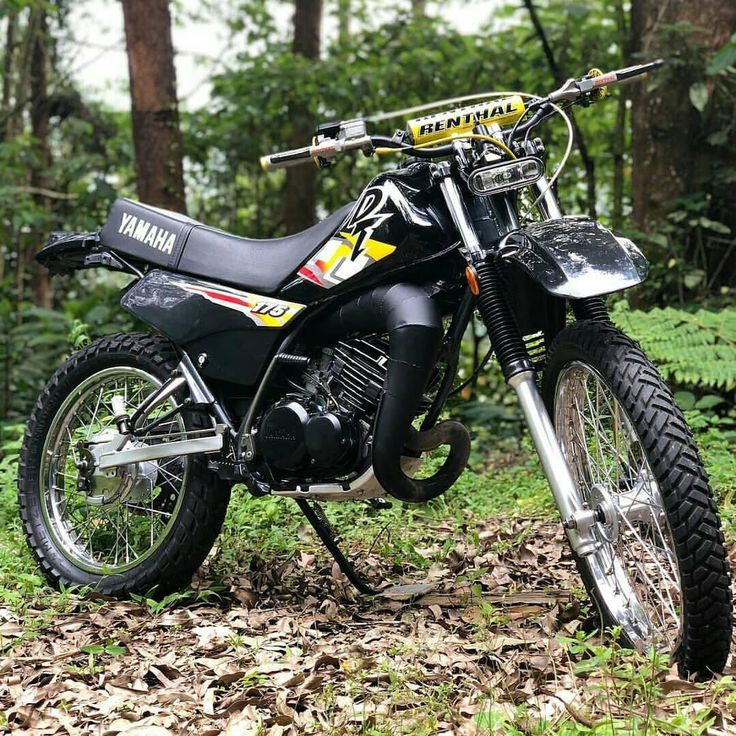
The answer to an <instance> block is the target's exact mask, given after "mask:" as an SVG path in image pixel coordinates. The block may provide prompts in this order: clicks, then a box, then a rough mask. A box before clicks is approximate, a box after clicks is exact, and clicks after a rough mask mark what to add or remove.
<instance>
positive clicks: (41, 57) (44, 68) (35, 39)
mask: <svg viewBox="0 0 736 736" xmlns="http://www.w3.org/2000/svg"><path fill="white" fill-rule="evenodd" d="M28 32H29V33H32V34H33V35H32V39H31V75H30V76H31V89H30V93H31V133H32V134H33V137H34V138H35V140H36V145H37V146H38V156H37V159H36V161H34V163H33V165H32V166H31V171H30V182H31V187H32V188H33V189H34V190H41V189H49V188H50V187H49V170H50V168H51V151H50V149H49V105H48V71H49V69H48V63H49V60H48V41H49V39H48V23H47V17H46V11H45V10H44V9H38V10H35V9H34V10H32V11H31V21H30V23H29V30H28ZM33 199H34V201H35V203H36V206H37V207H38V209H39V211H45V212H48V211H49V201H48V199H46V198H45V197H43V196H41V195H38V194H36V195H34V197H33ZM43 230H45V223H44V226H42V227H41V228H39V230H38V231H36V232H34V233H33V235H32V236H31V242H30V248H28V249H27V252H26V254H25V255H26V259H27V261H28V263H29V265H30V271H31V283H32V287H33V294H34V298H35V302H36V304H38V305H39V306H41V307H44V308H45V309H50V308H51V286H50V283H49V272H48V270H47V269H46V268H44V267H43V266H41V265H40V264H39V263H37V262H36V260H35V258H34V257H33V256H34V255H35V251H36V248H37V247H38V245H39V241H40V240H41V239H42V238H43V232H42V231H43Z"/></svg>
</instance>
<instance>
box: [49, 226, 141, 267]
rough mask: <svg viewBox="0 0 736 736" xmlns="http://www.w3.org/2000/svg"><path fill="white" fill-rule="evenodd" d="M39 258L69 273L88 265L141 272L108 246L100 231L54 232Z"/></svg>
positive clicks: (50, 265)
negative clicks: (101, 238) (102, 241)
mask: <svg viewBox="0 0 736 736" xmlns="http://www.w3.org/2000/svg"><path fill="white" fill-rule="evenodd" d="M36 260H37V261H38V262H39V263H40V264H41V265H42V266H45V267H46V268H48V269H49V271H50V272H51V273H52V274H68V273H72V272H73V271H79V270H82V269H85V268H107V269H110V270H111V271H125V272H127V273H132V274H137V275H140V273H139V272H138V271H136V269H135V268H133V267H132V266H131V265H130V264H128V263H126V262H125V261H124V260H123V259H122V258H120V257H119V256H117V255H115V254H114V253H113V252H112V251H110V250H108V249H107V248H105V246H103V245H102V243H101V242H100V236H99V233H58V232H57V233H51V235H50V236H49V240H48V243H47V244H46V245H45V246H44V247H43V248H42V249H41V250H40V251H39V252H38V253H37V254H36Z"/></svg>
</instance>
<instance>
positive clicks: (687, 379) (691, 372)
mask: <svg viewBox="0 0 736 736" xmlns="http://www.w3.org/2000/svg"><path fill="white" fill-rule="evenodd" d="M611 318H612V319H613V321H614V323H615V324H616V325H617V326H618V327H620V328H621V329H622V330H623V331H624V332H625V333H626V334H627V335H629V336H630V337H632V338H633V339H635V340H637V341H638V342H639V343H640V344H641V346H642V348H643V349H644V351H645V352H646V353H647V354H648V355H649V357H650V358H651V359H652V360H653V361H654V363H656V364H657V367H658V368H659V370H660V371H661V373H662V375H663V376H664V377H665V378H666V379H668V380H670V381H672V382H674V383H677V384H679V385H681V386H685V387H691V388H696V389H701V390H702V389H717V390H719V391H720V392H723V393H725V392H731V391H734V389H736V308H734V307H731V308H724V309H721V310H719V311H717V312H712V311H709V310H707V309H699V310H697V311H695V312H686V311H684V310H681V309H673V308H672V307H665V308H664V309H661V308H657V309H652V310H650V311H648V312H642V311H639V310H632V309H630V308H629V306H628V304H627V303H626V302H625V301H621V302H618V303H617V304H616V305H615V306H614V308H613V310H612V312H611Z"/></svg>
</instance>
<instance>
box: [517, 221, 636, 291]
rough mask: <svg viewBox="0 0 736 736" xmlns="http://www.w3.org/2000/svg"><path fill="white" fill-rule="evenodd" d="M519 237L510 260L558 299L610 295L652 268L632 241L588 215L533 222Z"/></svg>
mask: <svg viewBox="0 0 736 736" xmlns="http://www.w3.org/2000/svg"><path fill="white" fill-rule="evenodd" d="M519 235H520V236H521V237H520V238H517V239H516V240H514V242H513V245H514V246H515V249H514V250H511V243H509V244H508V245H507V247H508V248H509V254H508V256H506V257H507V258H508V260H510V261H513V262H516V263H518V264H519V265H520V266H521V267H522V268H523V269H524V271H526V272H527V273H528V274H529V275H530V276H531V277H532V278H533V279H534V280H535V281H536V282H537V283H539V284H541V285H542V286H543V287H544V288H545V289H546V290H547V291H548V292H549V293H550V294H554V295H555V296H562V297H567V298H569V299H582V298H584V297H588V296H599V295H602V294H610V293H612V292H614V291H620V290H621V289H627V288H629V287H630V286H635V285H636V284H639V283H641V282H642V281H644V279H645V278H646V275H647V272H648V270H649V264H648V263H647V260H646V258H644V256H643V255H642V253H641V251H640V250H639V249H638V248H637V247H636V246H635V245H634V243H632V242H631V241H630V240H628V239H627V238H621V237H616V236H615V235H614V234H613V233H612V232H611V231H610V230H608V229H607V228H605V227H603V225H601V224H600V223H598V222H596V221H595V220H591V219H590V218H588V217H562V218H559V219H556V220H545V221H543V222H535V223H533V224H531V225H529V226H528V227H527V228H525V229H524V230H523V231H522V232H520V233H519Z"/></svg>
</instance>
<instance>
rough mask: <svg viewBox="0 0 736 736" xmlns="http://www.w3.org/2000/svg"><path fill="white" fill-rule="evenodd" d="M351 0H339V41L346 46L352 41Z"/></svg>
mask: <svg viewBox="0 0 736 736" xmlns="http://www.w3.org/2000/svg"><path fill="white" fill-rule="evenodd" d="M351 4H352V3H351V0H337V42H338V44H339V45H340V46H342V47H345V46H347V45H348V43H350V16H351V11H352V8H351Z"/></svg>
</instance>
